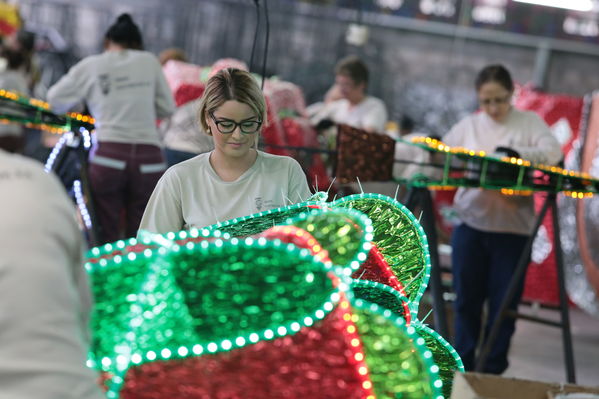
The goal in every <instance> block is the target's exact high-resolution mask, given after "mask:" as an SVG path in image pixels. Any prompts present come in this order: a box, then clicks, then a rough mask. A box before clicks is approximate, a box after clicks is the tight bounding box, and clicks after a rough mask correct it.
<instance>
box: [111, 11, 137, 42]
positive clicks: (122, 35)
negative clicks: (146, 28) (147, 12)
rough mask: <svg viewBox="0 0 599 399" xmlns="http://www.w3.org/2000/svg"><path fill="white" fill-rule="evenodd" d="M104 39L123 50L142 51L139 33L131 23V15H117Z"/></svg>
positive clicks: (133, 23)
mask: <svg viewBox="0 0 599 399" xmlns="http://www.w3.org/2000/svg"><path fill="white" fill-rule="evenodd" d="M104 38H105V39H106V40H109V41H111V42H113V43H116V44H119V45H121V46H123V47H125V48H130V49H135V50H141V49H143V39H142V37H141V32H140V30H139V28H138V26H137V25H136V24H135V22H133V18H131V15H129V14H126V13H125V14H121V15H119V17H118V18H117V20H116V22H115V23H114V24H112V26H111V27H110V28H108V31H107V32H106V35H105V36H104Z"/></svg>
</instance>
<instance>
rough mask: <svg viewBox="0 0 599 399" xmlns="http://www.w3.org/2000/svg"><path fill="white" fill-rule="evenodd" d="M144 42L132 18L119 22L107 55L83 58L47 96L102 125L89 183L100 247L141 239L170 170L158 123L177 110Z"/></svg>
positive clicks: (56, 106)
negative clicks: (80, 107)
mask: <svg viewBox="0 0 599 399" xmlns="http://www.w3.org/2000/svg"><path fill="white" fill-rule="evenodd" d="M142 43H143V42H142V37H141V33H140V31H139V29H138V27H137V25H136V24H135V23H134V22H133V20H132V19H131V17H130V16H129V15H128V14H123V15H121V16H119V17H118V19H117V21H116V22H115V23H114V24H113V25H112V26H111V27H110V28H109V29H108V31H107V33H106V36H105V51H104V52H103V53H102V54H98V55H93V56H90V57H87V58H85V59H83V60H82V61H81V62H79V63H78V64H77V65H75V66H74V67H72V68H71V70H70V71H69V72H68V74H67V75H65V76H64V77H63V78H62V79H60V80H59V81H58V82H57V83H56V84H55V85H54V86H52V87H51V88H50V90H49V92H48V101H49V102H50V104H51V105H52V107H53V108H54V109H55V110H56V111H57V112H66V111H67V110H68V109H70V108H71V107H73V106H74V105H76V104H78V103H80V102H81V101H85V102H86V104H87V106H88V108H89V110H90V112H91V114H92V116H93V117H94V118H95V119H96V135H97V140H98V149H97V151H96V153H95V155H94V156H93V157H92V158H91V159H90V168H89V178H90V183H91V188H92V194H93V200H94V205H95V209H96V215H97V219H98V221H99V227H100V235H101V241H102V242H112V241H115V240H118V239H120V238H124V237H131V236H133V235H135V232H136V231H137V229H138V227H139V222H140V220H141V217H142V215H143V211H144V208H145V206H146V203H147V201H148V199H149V198H150V195H151V193H152V190H153V189H154V187H155V185H156V182H157V181H158V179H159V178H160V176H161V175H162V173H163V172H164V170H165V169H166V163H165V161H164V157H163V154H162V149H161V143H160V138H159V135H158V131H157V128H156V120H157V119H159V118H164V117H166V116H169V115H170V114H172V113H173V112H174V110H175V104H174V101H173V98H172V94H171V92H170V90H169V88H168V85H167V83H166V79H165V78H164V75H163V73H162V69H161V67H160V63H159V62H158V59H157V58H156V57H155V56H154V55H152V54H151V53H149V52H146V51H142ZM123 215H124V218H123ZM122 220H124V221H125V225H124V226H122V224H121V221H122ZM123 233H124V234H123Z"/></svg>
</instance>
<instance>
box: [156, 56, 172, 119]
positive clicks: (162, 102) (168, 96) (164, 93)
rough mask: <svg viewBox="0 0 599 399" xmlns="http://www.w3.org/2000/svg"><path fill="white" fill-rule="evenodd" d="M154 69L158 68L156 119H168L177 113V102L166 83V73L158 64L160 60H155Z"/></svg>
mask: <svg viewBox="0 0 599 399" xmlns="http://www.w3.org/2000/svg"><path fill="white" fill-rule="evenodd" d="M153 61H154V64H155V65H154V68H156V95H155V97H154V98H155V100H154V104H155V106H156V117H157V118H158V119H162V118H166V117H167V116H170V115H172V114H173V113H174V112H175V101H174V100H173V94H172V93H171V89H170V87H169V86H168V83H167V82H166V78H165V77H164V72H162V68H161V67H160V64H159V63H158V60H156V59H153Z"/></svg>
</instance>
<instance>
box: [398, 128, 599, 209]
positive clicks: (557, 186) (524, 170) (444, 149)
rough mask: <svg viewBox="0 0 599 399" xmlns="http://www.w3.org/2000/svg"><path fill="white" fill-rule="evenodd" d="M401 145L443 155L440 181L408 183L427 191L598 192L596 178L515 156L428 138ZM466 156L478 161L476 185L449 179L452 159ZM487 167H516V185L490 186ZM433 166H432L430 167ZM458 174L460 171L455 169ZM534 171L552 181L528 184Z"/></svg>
mask: <svg viewBox="0 0 599 399" xmlns="http://www.w3.org/2000/svg"><path fill="white" fill-rule="evenodd" d="M398 141H401V142H402V143H406V144H411V145H415V146H418V147H420V148H423V149H425V150H427V151H432V152H436V153H443V154H445V155H446V158H445V162H444V164H443V166H442V168H443V177H442V178H441V180H437V179H435V180H429V179H424V180H423V179H415V180H411V181H410V182H409V183H410V184H412V185H414V186H417V187H420V186H422V187H424V186H427V187H429V188H434V189H436V188H440V189H444V188H455V187H483V188H487V189H493V190H500V191H501V192H502V193H503V194H505V195H531V194H532V193H533V192H535V191H545V192H554V193H557V192H564V194H565V195H568V196H570V197H573V198H587V197H591V196H593V194H597V193H599V179H597V178H595V177H593V176H591V175H590V174H588V173H584V172H577V171H573V170H567V169H563V168H561V167H558V166H551V165H544V164H533V163H531V162H530V161H527V160H525V159H521V158H516V157H501V158H495V157H492V156H489V155H488V154H487V153H486V152H485V151H473V150H470V149H467V148H464V147H450V146H448V145H446V144H444V143H443V142H442V141H439V140H436V139H432V138H430V137H415V138H413V139H412V141H411V142H409V141H404V140H398ZM454 156H455V157H458V158H459V157H464V156H466V157H468V158H470V159H471V160H473V161H476V162H480V164H481V170H480V176H479V178H478V179H477V181H476V182H466V181H464V179H460V178H454V177H451V176H450V172H452V171H454V170H453V169H452V166H451V161H452V159H453V157H454ZM489 165H498V166H499V167H511V168H516V171H517V173H516V175H515V182H514V183H513V184H511V185H509V186H506V185H503V186H502V185H497V184H490V183H489V180H491V181H492V179H489V177H490V176H491V175H490V174H489V173H490V172H489ZM433 166H434V165H433ZM458 171H459V170H458ZM534 171H541V172H543V173H544V174H545V175H547V176H548V177H549V180H552V182H551V183H543V184H539V183H537V184H527V183H526V182H525V181H524V180H525V177H526V176H528V175H530V174H531V173H532V172H534Z"/></svg>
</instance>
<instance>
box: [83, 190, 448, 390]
mask: <svg viewBox="0 0 599 399" xmlns="http://www.w3.org/2000/svg"><path fill="white" fill-rule="evenodd" d="M349 200H352V201H353V202H348V201H349ZM377 201H378V202H379V203H378V204H377ZM381 202H382V203H381ZM394 202H395V201H393V200H391V199H390V198H388V197H384V196H380V195H377V194H361V195H357V196H352V197H349V198H346V199H342V200H339V201H335V202H334V203H332V204H330V205H331V206H339V208H337V209H334V210H333V211H329V212H328V213H327V212H326V211H322V210H321V211H318V210H310V208H309V206H310V207H313V206H316V205H318V206H323V204H322V203H309V204H305V203H304V204H298V205H294V206H291V207H287V208H281V209H279V210H275V211H274V212H273V211H268V212H264V213H262V214H259V216H258V219H260V223H250V224H251V226H249V227H247V226H246V227H242V228H237V227H236V226H235V225H236V224H241V225H243V224H245V223H247V222H248V220H250V221H253V217H251V216H250V217H246V218H239V219H235V220H232V221H227V222H224V223H222V224H220V226H223V227H225V230H227V231H226V233H222V232H220V231H218V230H217V229H216V228H214V226H211V227H210V228H208V229H203V230H201V231H200V230H196V229H193V230H192V231H190V232H179V233H169V234H167V235H165V236H164V239H163V240H164V241H163V244H165V243H166V244H168V245H167V247H169V249H168V250H167V249H165V248H164V247H161V248H160V249H158V250H157V251H158V252H161V254H160V256H158V258H160V259H161V260H160V261H159V260H157V259H154V260H153V261H152V262H147V259H146V258H153V257H156V255H157V252H156V251H151V250H149V249H148V250H146V251H144V254H143V256H142V255H140V257H139V258H137V257H135V258H134V259H131V258H127V261H131V264H130V265H129V266H130V267H129V268H128V269H129V270H128V271H127V270H125V271H124V272H123V276H122V277H123V278H125V279H129V282H128V284H125V285H124V287H125V286H127V287H129V289H131V290H134V289H135V287H139V286H140V284H141V285H143V287H144V289H145V290H158V291H161V292H163V293H164V295H165V296H164V297H162V298H161V297H160V296H154V297H151V296H150V297H147V296H146V297H144V300H148V298H151V300H152V301H153V302H154V303H157V301H160V300H162V301H165V300H166V299H165V298H167V297H169V296H171V297H173V298H175V302H177V301H179V302H181V298H182V295H183V294H182V291H179V292H178V291H177V289H179V288H177V289H173V287H171V291H168V289H166V288H168V287H163V288H159V287H158V285H159V284H166V285H167V286H168V285H170V286H178V283H177V281H176V280H177V278H174V279H172V278H171V279H169V278H164V273H165V268H166V269H168V270H169V271H168V272H166V273H167V274H168V273H171V274H172V266H170V269H169V267H165V264H164V263H162V262H165V258H167V257H165V256H164V255H165V254H166V253H167V252H169V256H171V259H170V260H169V261H166V264H172V263H173V260H174V259H176V257H177V256H181V255H180V253H181V249H180V248H178V246H177V245H176V244H175V243H174V241H173V240H176V239H185V238H187V237H193V236H195V237H202V236H203V237H211V236H214V237H229V236H230V235H236V234H241V235H246V234H249V233H255V232H260V231H262V230H263V229H265V228H269V227H272V224H273V217H274V219H276V221H278V222H280V221H282V220H283V219H285V223H286V224H293V225H298V226H300V227H302V228H305V229H306V230H308V229H310V226H313V228H312V232H311V234H319V233H320V236H319V241H323V242H325V243H326V245H323V247H324V248H325V249H327V250H329V251H331V250H330V249H329V248H327V247H330V248H332V252H331V254H332V255H333V256H332V258H335V262H334V263H335V264H339V265H344V264H343V262H350V263H351V262H357V264H358V265H359V261H361V260H364V259H365V255H364V254H365V253H366V252H367V250H368V249H369V246H368V245H366V244H367V243H368V242H369V240H365V238H364V236H365V235H366V234H365V232H371V231H372V230H373V228H372V226H371V225H370V223H369V219H368V218H364V216H363V215H361V214H360V213H359V212H356V211H351V210H349V211H348V210H344V209H343V208H355V209H366V210H367V211H370V212H371V213H372V214H374V215H379V217H388V216H389V214H387V215H385V209H383V208H387V209H386V211H387V212H389V213H391V214H393V213H394V212H395V213H397V211H398V210H397V209H395V210H390V209H389V208H390V207H393V206H396V205H397V204H399V203H397V204H395V203H394ZM348 205H349V206H348ZM399 205H400V204H399ZM396 207H397V206H396ZM397 208H399V211H400V212H399V213H402V214H403V217H406V218H407V223H412V224H413V225H414V226H413V227H414V228H413V229H412V233H413V232H414V230H416V234H412V235H410V236H409V237H408V239H409V240H411V241H412V242H417V243H418V245H420V250H421V252H422V254H423V255H424V256H423V257H424V259H425V261H424V262H421V263H424V264H425V266H426V264H427V262H428V259H427V256H426V255H427V253H426V252H427V251H426V248H427V247H426V246H425V245H426V239H425V238H424V236H423V234H419V233H420V231H418V229H417V228H418V227H419V225H418V223H417V222H416V221H415V219H414V218H413V215H411V214H410V213H409V212H408V213H407V214H406V213H405V212H404V211H403V210H402V209H401V205H400V207H397ZM373 210H374V211H373ZM344 212H345V214H344ZM273 215H274V216H273ZM381 215H383V216H381ZM410 216H411V218H410ZM395 217H397V214H396V215H395ZM269 219H270V220H269ZM400 219H401V217H400ZM365 221H367V222H365ZM377 222H380V220H378V221H377ZM400 224H401V223H400ZM267 226H268V227H267ZM396 227H397V226H396ZM401 227H402V228H403V229H404V231H409V229H408V228H406V226H401ZM323 230H326V234H322V231H323ZM375 235H376V231H375ZM161 237H162V236H161ZM360 237H361V238H360ZM370 238H372V234H371V237H370ZM379 238H380V234H379ZM234 240H236V241H234ZM241 241H242V240H238V239H233V240H231V241H230V242H231V243H232V244H231V245H233V246H239V244H240V243H241ZM354 241H358V242H359V244H357V245H356V244H354ZM155 242H160V239H157V240H155ZM217 242H219V243H220V244H209V243H207V242H202V243H201V245H203V246H208V247H206V248H209V247H210V246H211V245H221V246H226V245H229V244H227V242H223V241H222V240H217ZM128 243H129V244H130V245H134V244H135V240H129V241H128ZM423 244H424V245H423ZM124 246H125V243H124V242H122V241H120V242H118V243H116V244H115V245H109V246H107V247H105V248H103V249H93V250H92V251H91V254H92V255H93V256H96V257H97V256H100V255H106V254H108V253H109V252H110V250H114V249H118V248H119V247H121V248H123V247H124ZM115 247H116V248H115ZM193 247H194V244H191V245H190V247H189V249H191V248H193ZM292 247H293V246H286V248H288V249H289V250H291V249H292ZM173 249H174V250H173ZM148 251H149V252H148ZM303 251H305V250H303ZM173 253H177V255H173ZM305 255H306V252H304V256H305ZM360 255H361V257H360ZM173 256H174V258H172V257H173ZM116 259H117V260H118V262H114V263H116V264H119V265H121V266H122V263H123V258H122V257H120V258H116ZM179 260H181V259H179ZM228 260H229V261H230V260H231V259H230V258H229V259H228ZM246 260H247V261H250V262H251V261H252V260H253V258H252V257H251V256H250V257H248V258H246ZM404 260H405V258H404ZM103 261H104V262H103V265H100V266H99V265H98V264H96V265H88V268H89V269H94V272H95V273H97V274H98V276H94V277H95V278H96V277H97V278H98V280H99V281H102V280H103V278H104V280H103V281H104V282H106V281H107V280H112V284H113V286H114V285H115V283H116V284H118V283H117V282H118V277H115V276H112V277H107V276H104V277H101V276H100V275H101V274H102V272H99V271H98V269H106V270H108V269H110V267H107V266H108V264H107V263H108V262H107V261H106V260H103ZM112 261H114V259H113V260H112ZM112 261H111V262H112ZM100 262H102V261H100ZM154 262H155V263H154ZM187 262H188V264H191V263H190V262H192V263H193V262H194V261H192V260H188V261H187ZM263 262H264V261H263ZM178 263H185V262H174V264H175V265H177V264H178ZM242 264H243V262H240V263H238V266H239V267H241V265H242ZM176 267H177V266H175V268H176ZM429 267H430V265H429ZM125 269H127V268H125ZM148 269H150V270H148ZM350 269H351V268H350ZM135 270H137V273H135V272H134V271H135ZM191 270H193V267H192V268H189V269H188V272H190V271H191ZM341 270H348V265H347V264H345V269H339V272H340V273H341V274H342V275H347V273H346V272H342V271H341ZM140 271H142V272H141V273H140ZM95 273H92V274H95ZM152 273H155V274H152ZM177 273H178V271H177V272H174V274H175V275H176V274H177ZM159 275H162V277H160V278H157V276H159ZM427 275H428V271H426V273H425V276H427ZM188 277H189V276H188ZM398 277H399V276H398ZM417 277H418V276H417ZM179 280H180V281H179V282H182V281H183V280H184V279H181V278H179ZM401 280H402V279H401V278H400V281H401ZM412 281H415V280H412ZM152 284H154V286H153V287H152ZM374 284H376V283H374ZM419 284H420V286H421V288H422V287H423V286H424V287H425V286H426V281H420V282H419ZM110 286H111V285H110V283H109V284H108V285H107V287H110ZM384 287H385V288H388V287H386V286H384ZM188 288H189V287H188ZM111 289H112V288H107V289H106V290H105V292H104V293H105V294H107V293H108V292H110V290H111ZM389 290H391V289H389ZM183 291H185V290H183ZM391 291H393V290H391ZM412 292H414V291H412ZM397 294H398V293H397ZM417 294H418V291H416V296H417ZM398 295H399V294H398ZM142 297H143V295H142ZM134 298H137V297H134V296H133V295H127V296H126V297H125V299H126V300H125V301H121V302H120V303H119V302H118V301H116V303H111V304H107V306H106V308H105V309H104V310H103V311H104V315H106V314H108V313H110V312H112V311H113V310H115V309H122V308H123V307H124V306H126V305H127V304H130V303H129V302H130V301H131V300H133V299H134ZM127 299H128V300H129V302H128V301H127ZM369 299H376V298H372V297H370V298H369ZM387 299H389V298H387ZM418 299H419V297H418ZM142 302H143V301H142ZM388 303H391V302H390V301H388ZM115 305H116V306H115ZM138 305H139V304H138ZM102 306H103V305H100V308H102ZM167 307H168V306H167ZM171 307H173V308H175V307H184V306H183V305H181V304H180V303H179V304H178V305H175V304H172V305H171ZM391 308H393V307H392V306H391ZM411 308H412V309H416V310H417V304H416V305H415V306H414V305H412V307H411ZM132 309H133V310H135V312H133V313H135V314H136V315H137V317H140V316H139V315H140V314H142V315H143V314H144V312H146V311H148V310H144V308H143V306H142V307H139V308H135V306H132V307H131V308H130V310H132ZM390 312H391V314H392V313H393V312H392V311H390ZM267 313H268V312H267ZM274 313H275V314H276V313H277V312H274ZM300 313H301V312H300ZM98 314H102V310H101V309H100V310H99V313H98ZM146 316H149V314H146ZM196 316H197V315H196ZM274 317H275V319H277V320H278V321H279V322H280V321H281V320H280V316H274ZM179 319H180V320H179V321H178V323H179V324H181V323H183V324H184V325H185V324H186V323H187V324H186V325H187V328H188V329H189V325H190V323H191V324H193V323H194V321H193V320H194V318H193V317H191V318H188V319H186V318H185V317H183V318H179ZM221 321H222V320H221ZM120 323H121V325H122V324H123V320H120ZM110 324H111V323H110V321H109V322H108V323H107V325H110ZM113 324H116V325H119V320H116V321H115V322H114V323H113ZM196 324H197V322H196ZM142 325H145V326H146V327H147V330H146V331H144V332H143V333H141V334H140V335H139V337H141V336H144V335H146V334H151V333H152V331H153V330H154V331H156V330H155V327H156V326H153V327H150V326H151V323H148V322H147V321H146V320H144V323H142ZM180 329H181V325H172V326H170V325H163V326H161V327H160V328H159V330H161V331H164V332H163V333H160V334H157V337H158V338H159V339H158V341H159V344H158V347H161V348H162V349H160V351H159V352H158V349H157V350H156V351H151V350H150V351H149V352H150V353H154V354H156V353H161V354H162V353H167V354H169V355H170V354H174V353H177V347H179V349H180V348H185V346H184V345H185V344H189V341H190V340H191V341H194V342H197V340H198V339H199V338H198V337H193V338H192V335H191V334H188V335H187V336H185V337H184V338H183V339H182V341H177V340H173V339H172V338H171V341H168V338H169V337H172V336H173V335H174V333H173V332H174V331H179V330H180ZM124 330H126V329H123V331H124ZM192 330H195V332H196V333H197V331H198V326H197V325H195V326H194V327H193V328H192ZM200 330H201V329H200ZM141 331H142V330H141V329H138V333H139V332H141ZM285 331H287V329H285ZM361 331H362V334H364V336H367V335H368V333H367V331H369V332H370V333H371V334H372V332H373V331H374V330H373V329H372V328H371V329H365V327H364V326H362V330H361ZM381 331H382V330H381ZM433 333H434V332H433ZM124 335H125V336H126V337H128V338H135V339H137V338H139V337H138V336H134V335H132V332H131V331H126V332H124ZM375 335H376V334H375ZM119 336H120V338H119V339H120V341H119V339H117V340H115V341H119V342H120V345H119V344H118V343H117V342H113V343H112V345H116V347H121V348H124V347H126V345H124V344H123V339H122V336H123V334H120V335H119V334H116V335H115V337H119ZM431 336H432V335H431ZM237 338H239V337H237ZM261 339H264V337H263V336H262V337H261ZM224 341H225V342H226V343H227V344H226V345H225V346H226V347H229V345H231V346H230V348H234V347H235V345H234V344H232V341H231V340H230V339H225V340H224ZM443 341H444V340H443ZM142 342H143V340H142ZM214 344H215V345H217V344H216V343H214ZM164 345H168V347H164ZM179 345H181V346H179ZM100 346H101V345H100ZM108 346H110V344H108ZM433 346H434V345H433ZM142 347H144V350H146V349H147V348H145V345H142V346H140V347H139V348H137V349H138V350H140V349H141V348H142ZM434 347H435V348H436V349H435V352H434V355H436V352H440V351H441V349H442V348H445V349H447V348H446V347H445V346H444V345H440V346H439V345H437V346H434ZM131 348H133V345H132V346H130V347H129V348H128V349H126V350H125V352H128V353H129V355H130V356H131V353H132V352H133V350H132V349H131ZM190 348H191V347H190ZM218 348H222V347H219V346H218V345H217V350H219V349H218ZM449 348H450V347H449ZM165 351H166V352H165ZM187 351H188V352H189V353H191V349H188V350H187ZM101 352H102V351H101V350H100V351H97V353H96V355H98V354H101ZM121 352H122V351H121ZM142 352H143V351H142ZM183 352H185V350H183ZM454 352H455V351H454ZM146 355H147V354H146ZM179 355H181V353H179ZM196 355H197V354H196ZM117 357H118V355H117ZM121 357H122V358H125V357H126V356H124V355H122V354H121ZM96 358H97V356H96ZM139 358H142V359H143V356H142V354H140V353H135V354H133V355H132V356H131V359H137V360H139ZM105 359H106V357H102V358H101V360H100V362H99V364H102V368H103V369H105V370H110V369H113V370H116V369H115V368H114V365H115V363H118V361H113V360H116V359H110V360H111V365H110V366H106V365H105V364H104V363H103V362H102V360H105ZM373 359H374V357H373V356H371V357H370V361H371V362H372V361H374V360H373ZM145 360H146V361H148V360H151V359H147V358H146V359H145ZM458 360H459V357H458ZM142 361H143V360H142ZM435 367H436V366H434V365H433V367H432V370H433V371H435V370H436V369H435ZM443 369H445V368H444V367H442V368H441V370H443ZM117 375H118V374H117ZM116 379H117V381H118V377H117V378H116ZM431 381H433V385H432V387H433V388H431V389H432V390H431V392H432V391H434V389H435V388H436V386H435V385H434V384H438V383H436V382H434V378H431ZM396 383H399V382H396ZM392 385H393V383H392V384H391V386H392ZM377 386H379V385H377ZM446 386H447V384H445V387H444V390H445V389H446ZM385 389H387V388H385ZM112 392H117V391H112ZM435 397H437V396H435Z"/></svg>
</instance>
